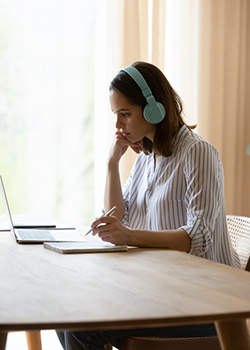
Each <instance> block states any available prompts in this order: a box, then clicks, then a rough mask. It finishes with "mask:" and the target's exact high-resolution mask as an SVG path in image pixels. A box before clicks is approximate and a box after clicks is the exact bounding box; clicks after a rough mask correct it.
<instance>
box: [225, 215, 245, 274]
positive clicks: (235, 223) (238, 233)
mask: <svg viewBox="0 0 250 350" xmlns="http://www.w3.org/2000/svg"><path fill="white" fill-rule="evenodd" d="M227 226H228V230H229V235H230V237H231V241H232V245H233V248H234V249H235V250H236V252H237V253H238V255H239V258H240V262H241V267H242V269H246V270H247V269H248V268H249V267H250V266H249V265H250V258H249V257H250V218H248V217H245V216H234V215H227Z"/></svg>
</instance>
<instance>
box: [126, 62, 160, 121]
mask: <svg viewBox="0 0 250 350" xmlns="http://www.w3.org/2000/svg"><path fill="white" fill-rule="evenodd" d="M121 70H122V71H124V72H126V73H128V74H129V75H130V76H131V78H133V79H134V81H135V82H136V84H137V85H138V86H139V88H140V89H141V91H142V94H143V96H144V97H145V99H146V101H147V105H146V106H145V108H144V109H143V116H144V118H145V119H146V121H147V122H149V123H151V124H158V123H160V122H161V121H162V120H163V119H164V118H165V114H166V113H165V108H164V106H163V104H161V103H160V102H156V101H155V98H154V96H153V94H152V91H151V89H150V88H149V86H148V84H147V82H146V80H145V79H144V78H143V76H142V75H141V73H140V72H139V71H138V70H137V69H136V68H135V67H134V66H127V67H125V68H122V69H121Z"/></svg>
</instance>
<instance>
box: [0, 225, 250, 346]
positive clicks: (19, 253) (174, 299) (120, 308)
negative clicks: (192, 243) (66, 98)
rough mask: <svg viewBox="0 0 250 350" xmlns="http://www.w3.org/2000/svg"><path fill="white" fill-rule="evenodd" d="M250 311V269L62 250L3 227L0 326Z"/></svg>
mask: <svg viewBox="0 0 250 350" xmlns="http://www.w3.org/2000/svg"><path fill="white" fill-rule="evenodd" d="M249 317H250V273H249V272H245V271H242V270H238V269H235V268H232V267H228V266H225V265H222V264H218V263H215V262H212V261H208V260H206V259H202V258H198V257H194V256H192V255H190V254H187V253H181V252H176V251H169V250H162V249H137V248H131V249H129V251H128V252H122V253H98V254H95V253H92V254H70V255H63V254H59V253H56V252H53V251H49V250H46V249H45V248H43V246H42V245H20V244H17V243H16V242H15V240H14V238H13V237H12V235H11V233H10V232H0V332H5V331H15V330H35V329H55V328H57V329H62V328H67V329H99V328H108V327H109V328H121V327H133V326H136V327H138V326H167V325H176V324H187V323H207V322H213V321H217V324H223V322H229V321H237V320H239V321H242V320H244V319H246V318H249ZM242 349H243V348H242ZM244 349H247V348H246V347H245V348H244Z"/></svg>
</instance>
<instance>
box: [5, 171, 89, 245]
mask: <svg viewBox="0 0 250 350" xmlns="http://www.w3.org/2000/svg"><path fill="white" fill-rule="evenodd" d="M0 189H1V193H2V197H3V202H4V206H5V210H6V214H7V219H8V225H9V229H10V231H11V232H12V233H13V236H14V238H15V240H16V241H17V243H43V242H55V241H57V242H65V241H73V242H75V241H83V240H84V238H83V237H82V236H81V234H80V233H79V232H78V231H77V230H76V229H75V228H58V229H53V230H49V229H34V228H33V229H31V228H26V229H15V228H14V224H13V219H12V215H11V212H10V206H9V203H8V200H7V195H6V191H5V187H4V184H3V178H2V176H1V175H0Z"/></svg>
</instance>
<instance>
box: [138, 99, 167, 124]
mask: <svg viewBox="0 0 250 350" xmlns="http://www.w3.org/2000/svg"><path fill="white" fill-rule="evenodd" d="M165 114H166V112H165V108H164V106H163V104H162V103H160V102H156V103H155V104H154V105H153V106H150V105H149V104H147V105H146V106H145V108H144V110H143V116H144V118H145V119H146V121H147V122H149V123H151V124H158V123H160V122H161V121H162V120H163V119H164V118H165Z"/></svg>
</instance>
